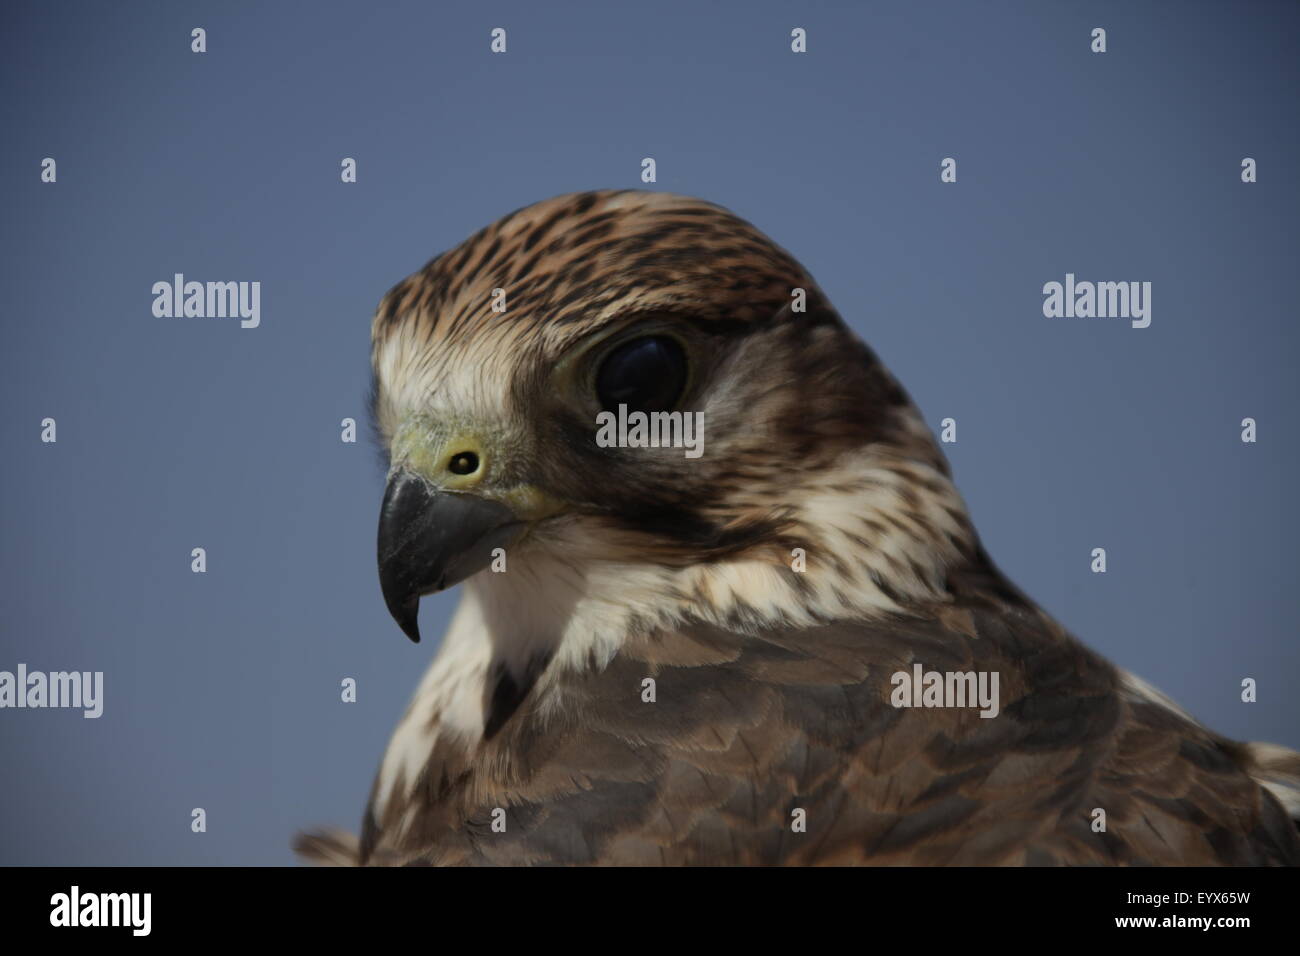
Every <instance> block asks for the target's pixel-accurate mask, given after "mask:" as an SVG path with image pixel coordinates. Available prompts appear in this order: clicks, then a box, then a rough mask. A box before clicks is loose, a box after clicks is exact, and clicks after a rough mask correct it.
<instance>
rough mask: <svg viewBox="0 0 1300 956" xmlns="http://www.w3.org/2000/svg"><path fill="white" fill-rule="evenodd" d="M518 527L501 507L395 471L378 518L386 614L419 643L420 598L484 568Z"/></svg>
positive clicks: (518, 529)
mask: <svg viewBox="0 0 1300 956" xmlns="http://www.w3.org/2000/svg"><path fill="white" fill-rule="evenodd" d="M523 526H524V522H523V521H521V520H519V518H518V517H517V516H516V515H515V513H514V512H513V511H511V510H510V509H509V508H507V507H506V506H505V505H503V504H499V503H497V502H495V501H489V500H488V499H486V498H481V497H478V496H477V495H472V494H464V493H460V492H455V491H441V490H439V489H436V488H434V487H433V486H432V485H430V484H429V483H428V482H426V481H425V480H424V479H423V478H420V477H419V476H417V475H413V474H411V473H410V472H407V471H398V472H396V473H394V474H393V476H392V477H391V478H390V479H389V481H388V487H387V488H386V489H385V490H384V503H383V507H382V509H381V511H380V515H379V584H380V587H381V588H382V589H383V592H384V603H385V604H387V605H388V613H389V614H391V615H392V616H393V620H395V621H396V622H397V624H398V626H399V627H401V629H402V631H403V632H404V633H405V634H406V636H407V637H409V638H410V639H411V640H412V641H416V642H418V641H419V640H420V626H419V613H420V596H421V595H424V594H432V593H433V592H435V591H441V590H443V589H444V588H449V587H451V586H452V585H453V584H456V583H457V582H459V581H463V580H465V578H467V577H469V576H470V575H471V574H473V573H474V572H476V571H480V570H482V569H483V568H485V567H487V565H488V563H489V562H490V561H491V560H492V552H493V550H494V549H496V548H501V547H505V546H506V545H507V544H509V543H511V542H512V541H513V540H514V539H515V538H516V537H517V536H518V534H519V532H520V531H522V530H523Z"/></svg>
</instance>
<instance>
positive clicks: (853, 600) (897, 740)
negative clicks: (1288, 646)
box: [296, 190, 1300, 865]
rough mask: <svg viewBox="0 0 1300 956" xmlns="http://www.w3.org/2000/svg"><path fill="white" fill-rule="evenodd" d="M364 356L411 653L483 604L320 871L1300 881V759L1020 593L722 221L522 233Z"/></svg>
mask: <svg viewBox="0 0 1300 956" xmlns="http://www.w3.org/2000/svg"><path fill="white" fill-rule="evenodd" d="M371 358H372V365H373V371H374V379H375V388H374V395H373V411H374V418H375V423H376V427H377V431H378V435H379V437H380V442H381V444H382V446H383V447H384V449H385V451H386V452H387V454H388V456H389V463H390V468H389V472H388V478H387V488H386V491H385V493H384V498H383V503H382V506H381V516H380V525H379V534H378V563H379V577H380V582H381V586H382V592H383V596H384V599H385V601H386V602H387V606H388V608H389V610H390V611H391V613H392V615H393V617H394V618H395V619H396V622H397V623H398V625H400V627H401V629H402V630H403V631H405V632H406V634H407V635H409V636H410V637H411V638H412V639H415V640H418V639H419V629H418V623H417V612H418V607H419V599H420V597H421V595H424V594H428V593H431V592H434V591H437V590H440V589H443V588H447V587H451V586H453V585H455V584H457V583H459V582H463V597H462V599H461V603H460V605H459V608H458V610H457V611H456V613H455V615H454V617H453V618H452V621H451V623H450V626H449V629H448V631H447V633H446V635H445V636H444V638H443V640H442V643H441V646H440V648H439V650H438V653H437V655H436V657H435V659H434V660H433V662H432V665H431V666H430V668H429V670H428V672H427V673H426V675H425V676H424V678H423V680H422V681H421V683H420V685H419V688H418V690H417V691H416V693H415V697H414V699H413V701H412V702H411V704H410V707H409V709H408V710H407V712H406V714H405V716H404V717H402V719H401V721H400V724H399V725H398V727H397V729H396V731H395V732H394V734H393V738H392V741H391V743H390V744H389V746H388V749H387V752H386V753H385V755H384V757H383V760H382V763H381V765H380V768H379V771H378V774H377V776H376V779H375V782H374V786H373V789H372V791H371V797H370V801H369V805H368V807H367V808H366V810H365V813H364V816H363V820H362V827H361V833H360V836H359V837H352V836H349V835H346V834H343V833H340V832H338V831H333V830H324V831H317V832H313V833H308V834H303V835H300V836H299V837H298V839H297V841H296V847H297V849H298V851H299V853H300V854H301V855H302V856H303V857H304V858H305V859H308V860H312V861H315V862H321V863H341V864H362V865H366V864H370V865H375V864H404V865H458V864H459V865H481V864H509V865H513V864H631V865H642V864H667V865H676V864H759V865H761V864H794V865H799V864H831V865H841V864H911V865H929V864H954V865H995V864H1013V865H1014V864H1027V865H1045V864H1057V865H1069V864H1119V865H1123V864H1191V865H1205V864H1295V863H1300V839H1298V838H1297V830H1296V824H1295V822H1294V821H1293V819H1292V816H1293V815H1296V814H1300V754H1297V753H1294V752H1292V751H1289V750H1286V749H1284V748H1281V747H1277V746H1271V745H1264V744H1243V743H1237V742H1233V741H1230V740H1227V739H1225V738H1223V737H1220V736H1219V735H1217V734H1215V733H1214V732H1212V731H1210V730H1208V729H1206V728H1205V727H1203V726H1201V725H1200V724H1198V723H1197V722H1196V721H1194V720H1193V719H1192V718H1190V717H1189V716H1188V715H1187V714H1186V713H1185V712H1184V711H1183V710H1181V709H1180V708H1179V707H1178V706H1176V705H1175V704H1174V703H1173V702H1171V701H1170V700H1169V699H1167V698H1166V697H1164V696H1163V695H1161V694H1160V693H1159V692H1157V691H1155V690H1154V689H1153V688H1151V687H1150V686H1149V685H1147V684H1146V683H1144V682H1143V681H1141V680H1139V679H1138V678H1136V677H1134V676H1132V675H1130V674H1127V673H1125V672H1124V671H1122V670H1120V669H1118V668H1117V667H1116V666H1114V665H1113V664H1111V663H1109V662H1108V661H1107V660H1105V659H1103V658H1102V657H1101V656H1099V655H1098V654H1097V653H1095V652H1093V651H1092V650H1090V649H1088V648H1087V647H1086V646H1084V645H1083V644H1082V643H1080V642H1079V641H1078V640H1077V639H1075V638H1074V637H1073V636H1071V635H1070V634H1069V633H1067V632H1066V630H1065V629H1064V628H1063V627H1062V626H1061V625H1060V624H1058V623H1057V622H1056V621H1055V620H1053V619H1052V618H1051V617H1049V616H1048V615H1047V614H1046V613H1045V612H1044V611H1042V610H1041V609H1040V608H1039V607H1037V606H1036V605H1035V604H1034V603H1033V601H1031V600H1030V599H1029V598H1028V597H1026V596H1025V595H1024V594H1022V593H1021V592H1020V591H1019V590H1018V589H1017V588H1016V587H1015V586H1014V585H1012V584H1011V583H1010V582H1009V581H1008V580H1007V579H1006V578H1005V577H1004V576H1003V575H1002V574H1001V573H1000V572H999V571H998V569H997V568H996V567H995V566H994V565H993V563H992V562H991V560H990V558H989V557H988V555H987V554H986V553H985V551H984V549H983V547H982V546H981V544H980V542H979V539H978V537H977V535H976V533H975V530H974V528H973V526H972V523H971V520H970V518H969V517H968V514H967V510H966V508H965V505H964V504H963V501H962V499H961V497H960V495H959V494H958V492H957V490H956V488H955V486H954V484H953V480H952V476H951V473H950V470H949V467H948V464H947V462H946V460H945V458H944V456H943V454H942V452H941V451H940V450H939V447H938V445H937V443H936V442H935V440H934V438H933V437H932V435H931V433H930V431H929V429H928V428H927V427H926V425H925V424H924V421H923V419H922V417H921V415H920V413H919V411H918V410H917V408H916V406H915V405H914V404H913V403H912V402H911V400H910V399H909V397H908V395H907V394H906V393H905V392H904V390H903V389H902V388H901V387H900V386H899V384H898V383H897V382H896V381H895V380H894V378H893V377H892V376H891V375H890V373H889V372H888V371H887V370H886V369H885V368H884V366H883V365H882V364H881V362H880V361H879V360H878V358H877V357H876V355H875V354H874V353H873V352H872V351H871V350H870V349H869V348H868V347H867V346H866V345H864V344H863V343H862V342H861V341H859V340H858V339H857V337H856V336H855V335H854V334H853V333H852V332H851V331H850V329H849V328H848V327H847V326H846V324H845V323H844V321H843V320H842V319H841V318H840V316H839V315H838V314H837V313H836V311H835V309H834V307H833V306H832V305H831V303H830V302H829V301H828V300H827V298H826V296H825V295H824V294H823V292H822V291H821V290H820V289H819V288H818V287H817V285H816V283H815V282H814V281H813V279H812V278H811V276H810V275H809V274H808V273H807V272H806V271H805V270H804V268H803V267H802V266H801V265H800V264H799V263H798V262H796V261H795V260H794V259H793V258H792V257H791V256H790V255H789V254H788V253H786V252H784V251H783V250H782V249H780V248H779V247H777V246H776V245H775V244H774V243H773V242H772V241H771V240H769V239H768V238H767V237H766V236H765V235H763V234H762V233H761V232H759V231H758V230H757V229H756V228H755V227H753V226H752V225H750V224H749V223H747V222H745V221H743V220H741V219H739V218H737V217H736V216H735V215H733V214H731V213H730V212H728V211H726V210H725V209H723V208H721V207H719V206H716V205H713V204H711V203H708V202H704V201H701V200H697V199H691V198H685V197H681V196H675V195H670V194H665V193H652V192H643V191H635V190H627V191H600V192H587V193H581V194H574V195H569V196H562V197H559V198H556V199H551V200H548V201H545V202H541V203H538V204H536V205H533V206H529V207H527V208H525V209H521V210H519V211H517V212H514V213H512V214H510V215H508V216H506V217H504V218H503V219H501V220H499V221H497V222H496V223H493V224H492V225H490V226H487V227H486V228H484V229H482V230H481V231H479V232H478V233H476V234H475V235H474V236H472V237H471V238H469V239H468V240H466V241H465V242H463V243H462V244H461V245H459V246H457V247H456V248H454V249H452V250H451V251H449V252H446V253H444V254H442V255H440V256H438V257H437V258H435V259H434V260H433V261H431V262H430V263H429V264H428V265H427V266H425V267H424V268H423V269H421V270H420V271H419V272H417V273H415V274H414V275H412V276H410V277H409V278H407V279H406V280H405V281H403V282H401V283H399V284H398V285H397V286H396V287H395V288H393V289H392V290H391V291H390V292H389V293H388V294H387V296H386V297H385V298H384V299H383V300H382V302H381V303H380V305H379V308H378V311H377V313H376V315H375V317H374V320H373V326H372V356H371ZM615 411H618V412H619V414H620V415H623V416H625V417H626V416H628V415H631V414H632V413H635V412H641V413H644V415H646V416H653V415H656V414H660V415H662V416H665V417H663V418H661V419H659V420H661V421H663V422H665V423H667V422H669V421H671V419H670V418H669V417H666V416H671V415H672V414H673V413H681V416H696V417H697V419H696V420H698V421H699V422H700V423H702V424H701V432H700V435H699V436H697V437H699V438H701V439H702V440H701V441H700V443H699V451H700V453H699V454H698V455H696V456H695V457H691V456H690V455H688V454H686V453H684V451H683V448H682V447H679V446H676V445H674V444H673V443H672V442H668V441H664V442H660V443H658V444H659V447H654V446H653V445H650V446H647V445H646V443H645V442H644V441H643V442H640V443H637V442H636V441H633V440H632V438H631V437H626V436H625V437H626V440H624V441H621V442H609V441H603V442H602V441H600V440H598V438H599V435H598V431H599V428H598V422H599V421H600V420H601V419H600V416H601V415H602V413H605V412H610V413H613V412H615ZM679 417H680V416H679ZM629 435H630V433H629ZM932 673H933V674H936V675H938V680H939V685H938V686H936V685H935V682H934V681H933V680H931V679H930V675H931V674H932ZM900 675H901V676H900ZM952 675H957V680H956V681H954V680H953V679H952ZM976 676H978V678H979V680H980V681H981V683H980V684H979V686H980V687H981V688H982V689H984V690H988V689H990V688H991V689H992V690H993V697H995V698H996V700H995V701H994V702H993V706H992V707H985V708H981V707H980V706H979V705H974V706H972V705H973V704H974V701H973V700H965V701H963V700H962V697H963V696H965V695H964V694H962V693H961V691H963V690H965V689H969V691H970V696H972V697H973V696H974V695H975V690H974V688H975V680H974V678H975V677H976ZM913 677H915V678H916V679H919V680H921V681H923V683H924V684H925V692H924V694H923V693H922V689H921V688H920V687H913V688H911V690H909V691H907V692H906V693H902V694H900V689H903V685H904V684H906V683H907V682H908V681H909V680H911V679H912V678H913ZM986 678H988V679H987V680H985V679H986ZM968 679H969V684H964V683H963V681H966V680H968ZM945 681H946V683H945ZM954 689H955V690H956V692H957V693H956V695H955V696H954V694H953V692H954ZM931 691H933V693H931ZM963 704H964V705H963ZM990 711H994V713H990Z"/></svg>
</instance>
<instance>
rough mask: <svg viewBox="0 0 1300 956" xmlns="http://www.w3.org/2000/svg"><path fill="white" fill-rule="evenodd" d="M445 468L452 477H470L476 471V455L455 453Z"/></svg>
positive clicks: (463, 452)
mask: <svg viewBox="0 0 1300 956" xmlns="http://www.w3.org/2000/svg"><path fill="white" fill-rule="evenodd" d="M447 468H448V469H450V471H451V473H452V474H453V475H472V474H474V472H476V471H478V455H476V454H474V452H472V451H462V452H457V453H456V454H454V455H452V456H451V461H449V462H447Z"/></svg>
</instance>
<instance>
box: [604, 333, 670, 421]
mask: <svg viewBox="0 0 1300 956" xmlns="http://www.w3.org/2000/svg"><path fill="white" fill-rule="evenodd" d="M685 384H686V355H685V353H684V352H683V351H682V347H681V345H679V344H678V342H677V340H676V339H672V338H669V337H668V336H666V335H648V336H646V337H644V338H640V339H633V340H632V341H631V342H624V343H623V344H622V345H620V346H619V347H618V348H616V349H614V350H613V351H612V352H610V353H609V354H608V355H607V356H605V361H604V362H602V363H601V366H600V371H599V372H597V373H596V397H597V398H599V399H600V405H601V408H604V409H608V410H610V411H616V410H617V409H618V406H619V405H626V406H627V407H628V410H629V411H640V412H662V411H667V410H668V409H670V408H672V407H673V404H674V403H675V402H676V401H677V399H678V398H680V397H681V394H682V388H683V386H685Z"/></svg>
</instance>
